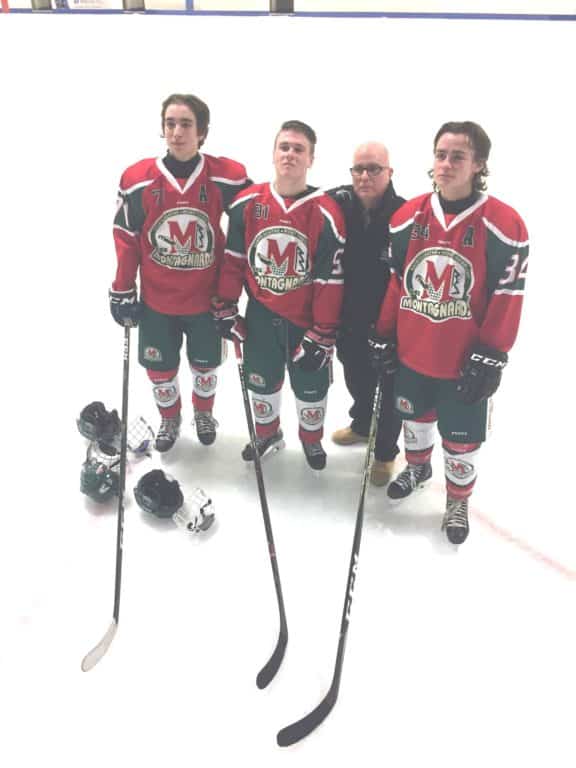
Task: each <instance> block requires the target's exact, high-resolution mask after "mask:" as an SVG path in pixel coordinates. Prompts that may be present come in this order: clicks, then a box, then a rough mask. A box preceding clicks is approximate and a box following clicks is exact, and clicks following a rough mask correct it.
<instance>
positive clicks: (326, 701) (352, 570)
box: [277, 377, 382, 747]
mask: <svg viewBox="0 0 576 768" xmlns="http://www.w3.org/2000/svg"><path fill="white" fill-rule="evenodd" d="M381 403H382V379H381V377H378V380H377V383H376V389H375V392H374V401H373V406H372V417H371V420H370V433H369V435H368V445H367V448H366V458H365V460H364V470H363V472H362V484H361V490H360V500H359V502H358V511H357V513H356V524H355V527H354V538H353V541H352V552H351V554H350V564H349V566H348V577H347V580H346V593H345V595H344V607H343V609H342V619H341V622H340V635H339V638H338V649H337V651H336V662H335V664H334V674H333V676H332V683H331V684H330V688H329V690H328V693H327V694H326V696H325V697H324V698H323V699H322V701H321V702H320V704H318V706H317V707H316V708H315V709H313V710H312V711H311V712H309V713H308V714H307V715H305V716H304V717H303V718H301V719H300V720H297V721H296V722H295V723H292V724H291V725H288V726H286V727H285V728H282V730H281V731H279V732H278V735H277V742H278V746H280V747H289V746H290V745H292V744H295V743H296V742H297V741H300V740H301V739H303V738H305V737H306V736H308V735H309V734H310V733H311V732H312V731H313V730H314V729H315V728H317V727H318V726H319V725H320V723H321V722H322V721H323V720H324V719H325V718H326V717H327V716H328V715H329V714H330V712H331V711H332V708H333V707H334V704H335V703H336V700H337V698H338V691H339V689H340V679H341V676H342V666H343V663H344V651H345V650H346V638H347V635H348V625H349V624H350V612H351V609H352V600H353V597H354V585H355V583H356V574H357V571H358V563H359V556H360V543H361V540H362V526H363V523H364V502H365V498H366V487H367V485H368V477H369V475H370V469H371V467H372V461H373V456H374V446H375V444H376V434H377V431H378V419H379V416H380V407H381Z"/></svg>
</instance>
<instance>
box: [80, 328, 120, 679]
mask: <svg viewBox="0 0 576 768" xmlns="http://www.w3.org/2000/svg"><path fill="white" fill-rule="evenodd" d="M129 373H130V326H129V325H125V326H124V369H123V376H122V427H121V433H120V434H121V438H120V480H119V488H118V526H117V530H116V577H115V581H114V611H113V614H112V623H111V624H110V626H109V627H108V629H107V630H106V633H105V634H104V637H103V638H102V639H101V640H100V642H99V643H98V645H96V646H94V648H93V649H92V650H91V651H89V652H88V653H87V654H86V656H84V658H83V659H82V671H83V672H88V671H89V670H91V669H92V667H94V666H96V664H98V662H99V661H100V659H101V658H102V657H103V656H104V654H105V653H106V651H107V650H108V648H109V647H110V645H111V643H112V640H114V636H115V634H116V630H117V629H118V620H119V618H120V585H121V582H122V538H123V535H124V489H125V487H126V454H127V450H128V428H127V425H128V376H129Z"/></svg>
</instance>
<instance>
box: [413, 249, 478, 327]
mask: <svg viewBox="0 0 576 768" xmlns="http://www.w3.org/2000/svg"><path fill="white" fill-rule="evenodd" d="M473 284H474V277H473V273H472V265H471V264H470V262H469V261H468V259H466V258H464V256H462V255H461V254H460V253H458V252H457V251H454V250H453V249H452V248H438V247H436V248H425V249H424V250H422V251H420V252H419V253H418V254H417V255H416V257H415V258H414V259H413V261H412V263H411V264H410V266H409V267H408V269H407V270H406V272H405V273H404V290H405V291H406V293H407V294H408V295H407V296H403V297H402V299H401V301H400V308H401V309H407V310H409V311H410V312H414V313H415V314H417V315H423V316H424V317H426V318H428V320H431V321H432V322H433V323H443V322H445V321H446V320H451V319H452V318H458V319H461V320H468V319H469V318H470V317H471V316H472V315H471V312H470V292H471V290H472V285H473Z"/></svg>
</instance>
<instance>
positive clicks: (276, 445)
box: [242, 429, 284, 461]
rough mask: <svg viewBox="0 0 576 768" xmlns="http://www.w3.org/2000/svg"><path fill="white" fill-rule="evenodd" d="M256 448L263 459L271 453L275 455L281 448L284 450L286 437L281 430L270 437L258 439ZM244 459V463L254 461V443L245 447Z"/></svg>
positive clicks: (243, 451)
mask: <svg viewBox="0 0 576 768" xmlns="http://www.w3.org/2000/svg"><path fill="white" fill-rule="evenodd" d="M256 447H257V449H258V454H259V455H260V458H261V459H262V458H264V456H266V455H267V454H269V453H275V452H276V451H279V450H280V449H281V448H284V435H283V434H282V430H281V429H279V430H278V432H275V433H274V434H273V435H270V436H269V437H257V438H256ZM242 458H243V459H244V461H254V451H253V450H252V443H248V445H246V446H244V448H243V450H242Z"/></svg>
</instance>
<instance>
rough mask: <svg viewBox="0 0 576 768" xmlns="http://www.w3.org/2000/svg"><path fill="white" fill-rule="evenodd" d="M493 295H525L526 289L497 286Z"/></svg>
mask: <svg viewBox="0 0 576 768" xmlns="http://www.w3.org/2000/svg"><path fill="white" fill-rule="evenodd" d="M493 295H494V296H502V295H504V296H524V289H523V288H520V289H516V290H514V291H513V290H511V289H510V288H497V289H496V290H495V291H494V293H493Z"/></svg>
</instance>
